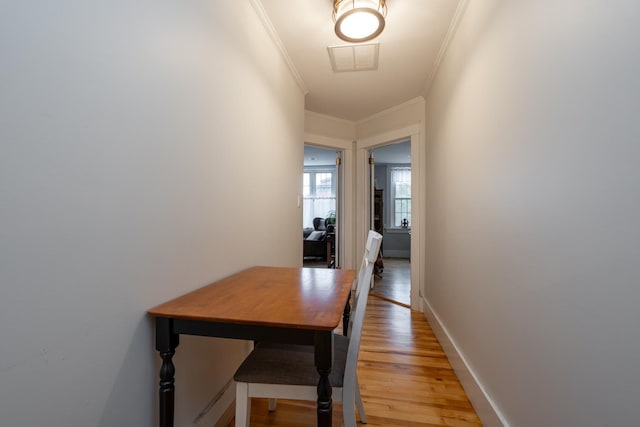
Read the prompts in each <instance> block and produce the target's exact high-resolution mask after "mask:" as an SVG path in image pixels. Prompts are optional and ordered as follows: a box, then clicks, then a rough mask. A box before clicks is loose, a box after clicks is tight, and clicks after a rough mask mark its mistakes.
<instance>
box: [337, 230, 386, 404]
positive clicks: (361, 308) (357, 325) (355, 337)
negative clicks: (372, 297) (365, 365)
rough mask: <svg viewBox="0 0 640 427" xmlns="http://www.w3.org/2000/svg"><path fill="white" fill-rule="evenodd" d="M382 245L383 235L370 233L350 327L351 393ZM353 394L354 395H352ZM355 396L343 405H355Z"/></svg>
mask: <svg viewBox="0 0 640 427" xmlns="http://www.w3.org/2000/svg"><path fill="white" fill-rule="evenodd" d="M381 244H382V235H380V234H379V233H376V232H375V231H369V236H368V238H367V246H366V248H365V251H364V256H363V258H362V266H361V267H360V271H359V273H358V284H357V285H356V297H355V302H354V306H355V308H354V309H353V310H352V311H351V322H350V323H351V324H350V325H349V326H350V327H349V346H348V348H347V360H346V364H345V370H344V382H343V387H344V390H349V391H350V392H351V393H352V392H354V391H355V387H356V369H357V366H358V354H359V352H360V339H361V337H362V326H363V324H364V314H365V309H366V308H367V302H368V299H369V290H370V286H369V283H370V281H371V275H372V274H373V265H374V263H375V262H376V259H377V258H378V251H380V245H381ZM352 394H353V393H352ZM353 399H354V396H351V395H350V396H346V395H343V405H352V404H354V401H353Z"/></svg>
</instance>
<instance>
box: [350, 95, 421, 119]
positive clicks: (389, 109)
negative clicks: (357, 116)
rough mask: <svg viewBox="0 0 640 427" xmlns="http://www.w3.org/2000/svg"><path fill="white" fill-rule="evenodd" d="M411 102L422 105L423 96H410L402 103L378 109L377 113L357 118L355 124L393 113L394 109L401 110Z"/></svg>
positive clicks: (411, 103)
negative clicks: (410, 97)
mask: <svg viewBox="0 0 640 427" xmlns="http://www.w3.org/2000/svg"><path fill="white" fill-rule="evenodd" d="M413 104H422V105H424V98H423V97H422V96H416V97H415V98H412V99H410V100H408V101H405V102H403V103H402V104H398V105H394V106H393V107H389V108H387V109H386V110H382V111H378V112H377V113H374V114H372V115H370V116H369V117H365V118H364V119H361V120H358V121H357V122H355V123H356V125H362V124H364V123H366V122H369V121H371V120H375V119H379V118H380V117H384V116H386V115H387V114H390V113H393V112H394V111H398V110H402V109H403V108H406V107H408V106H410V105H413Z"/></svg>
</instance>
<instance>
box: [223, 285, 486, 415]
mask: <svg viewBox="0 0 640 427" xmlns="http://www.w3.org/2000/svg"><path fill="white" fill-rule="evenodd" d="M358 377H359V381H360V389H361V392H362V399H363V402H364V407H365V411H366V415H367V421H368V424H367V425H368V426H371V427H375V426H396V427H398V426H406V427H436V426H481V425H482V424H481V423H480V420H479V418H478V416H477V415H476V413H475V411H474V410H473V407H472V406H471V404H470V403H469V400H468V398H467V396H466V394H465V392H464V390H463V389H462V386H461V385H460V383H459V381H458V379H457V377H456V375H455V373H454V372H453V369H452V368H451V365H450V364H449V361H448V360H447V358H446V356H445V354H444V352H443V350H442V348H441V347H440V344H439V343H438V341H437V339H436V337H435V335H434V334H433V331H432V330H431V328H430V326H429V325H428V323H427V322H426V320H425V319H424V316H423V315H422V313H418V312H412V311H411V310H409V309H408V308H405V307H402V306H400V305H397V304H393V303H390V302H388V301H385V300H383V299H380V298H376V297H375V296H373V295H372V296H370V297H369V305H368V307H367V314H366V318H365V323H364V328H363V332H362V343H361V347H360V357H359V362H358ZM315 425H316V414H315V402H304V401H290V400H279V401H278V408H277V410H276V411H275V412H271V413H270V412H269V411H268V410H267V402H266V399H255V398H254V399H253V400H252V410H251V426H252V427H265V426H281V427H302V426H315ZM333 425H334V426H341V425H342V407H341V406H340V404H339V403H334V408H333ZM229 427H233V423H231V424H230V425H229Z"/></svg>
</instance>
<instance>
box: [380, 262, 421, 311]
mask: <svg viewBox="0 0 640 427" xmlns="http://www.w3.org/2000/svg"><path fill="white" fill-rule="evenodd" d="M383 263H384V269H383V271H382V274H381V276H380V277H378V276H374V286H373V290H372V291H371V292H372V293H373V295H377V296H379V297H381V298H384V299H387V300H389V301H395V302H397V303H399V304H401V305H404V306H405V307H410V306H411V263H410V261H409V259H408V258H385V259H383Z"/></svg>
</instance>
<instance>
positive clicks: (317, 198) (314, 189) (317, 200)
mask: <svg viewBox="0 0 640 427" xmlns="http://www.w3.org/2000/svg"><path fill="white" fill-rule="evenodd" d="M302 195H303V197H304V206H303V219H302V226H303V227H313V218H316V217H320V218H326V217H327V215H328V213H329V212H330V211H335V209H336V182H335V171H332V170H327V169H307V170H305V171H304V175H303V180H302Z"/></svg>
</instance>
